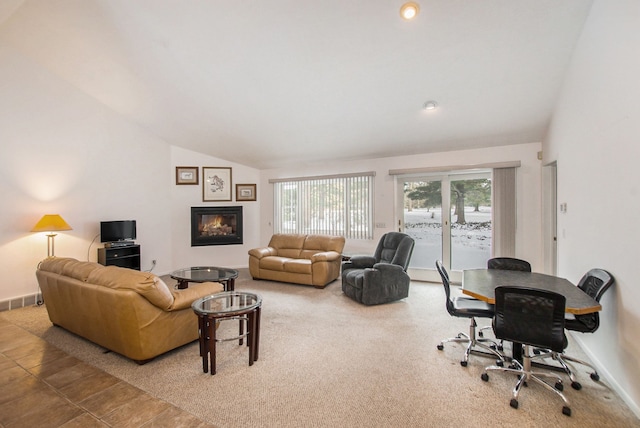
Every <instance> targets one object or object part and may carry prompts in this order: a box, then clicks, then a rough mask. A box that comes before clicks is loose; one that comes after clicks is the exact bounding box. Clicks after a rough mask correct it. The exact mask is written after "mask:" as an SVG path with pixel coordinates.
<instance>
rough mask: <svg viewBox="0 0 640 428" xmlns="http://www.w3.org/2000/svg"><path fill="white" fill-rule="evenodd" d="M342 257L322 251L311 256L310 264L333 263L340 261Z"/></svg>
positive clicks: (332, 252) (338, 254)
mask: <svg viewBox="0 0 640 428" xmlns="http://www.w3.org/2000/svg"><path fill="white" fill-rule="evenodd" d="M341 258H342V256H341V255H340V253H338V252H336V251H323V252H321V253H315V254H314V255H312V256H311V263H315V262H335V261H336V260H340V259H341Z"/></svg>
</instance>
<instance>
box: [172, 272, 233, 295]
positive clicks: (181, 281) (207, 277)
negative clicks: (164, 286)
mask: <svg viewBox="0 0 640 428" xmlns="http://www.w3.org/2000/svg"><path fill="white" fill-rule="evenodd" d="M237 277H238V271H237V270H235V269H229V268H223V267H216V266H196V267H189V268H184V269H178V270H176V271H173V272H171V278H173V279H175V280H177V281H178V286H177V288H178V289H184V288H187V287H188V286H189V283H190V282H219V283H221V284H222V285H223V287H224V291H233V290H235V279H236V278H237Z"/></svg>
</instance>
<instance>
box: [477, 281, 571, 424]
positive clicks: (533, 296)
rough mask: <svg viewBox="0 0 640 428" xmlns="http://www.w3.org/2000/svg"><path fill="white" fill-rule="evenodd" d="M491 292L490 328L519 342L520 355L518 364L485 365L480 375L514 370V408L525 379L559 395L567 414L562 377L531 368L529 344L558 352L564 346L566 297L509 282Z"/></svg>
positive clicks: (500, 335) (500, 337)
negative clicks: (491, 319)
mask: <svg viewBox="0 0 640 428" xmlns="http://www.w3.org/2000/svg"><path fill="white" fill-rule="evenodd" d="M495 295H496V304H495V316H494V318H493V331H494V332H495V335H496V337H497V338H499V339H503V340H508V341H511V342H518V343H522V344H523V345H524V350H523V356H522V357H523V358H522V364H521V363H520V362H519V361H518V360H513V361H512V364H513V365H512V366H510V367H500V366H497V365H495V366H489V367H486V368H485V369H484V371H483V372H482V375H481V378H482V380H483V381H485V382H487V381H488V380H489V375H488V374H487V372H489V371H502V372H509V373H514V374H517V375H518V376H519V379H518V383H516V386H515V387H514V388H513V396H512V398H511V401H510V403H509V404H510V405H511V407H513V408H514V409H517V408H518V395H519V394H520V390H521V388H522V386H523V385H526V384H527V382H529V381H534V382H537V383H539V384H541V385H542V386H544V387H545V388H547V389H548V390H550V391H553V392H555V393H556V394H557V395H558V396H560V398H562V400H563V401H564V406H563V408H562V413H563V414H565V415H567V416H571V408H570V407H569V401H568V400H567V398H566V397H565V396H564V394H563V393H562V392H561V391H562V390H563V385H562V379H561V378H560V377H558V376H557V375H555V374H553V373H550V372H541V371H534V370H532V369H531V358H532V352H531V351H532V349H531V347H532V346H534V347H540V348H545V349H550V350H553V351H555V352H562V350H563V349H564V348H566V346H567V337H566V336H565V334H564V311H565V304H566V298H565V297H564V296H563V295H561V294H558V293H554V292H551V291H545V290H539V289H532V288H526V287H511V286H502V287H497V288H496V289H495ZM543 378H552V379H554V380H555V385H554V386H552V385H551V384H549V383H547V382H546V381H544V380H543Z"/></svg>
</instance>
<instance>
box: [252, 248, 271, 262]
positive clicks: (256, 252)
mask: <svg viewBox="0 0 640 428" xmlns="http://www.w3.org/2000/svg"><path fill="white" fill-rule="evenodd" d="M249 255H250V256H253V257H255V258H257V259H261V258H263V257H267V256H277V255H278V250H276V249H275V248H273V247H263V248H252V249H251V250H249Z"/></svg>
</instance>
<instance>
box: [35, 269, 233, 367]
mask: <svg viewBox="0 0 640 428" xmlns="http://www.w3.org/2000/svg"><path fill="white" fill-rule="evenodd" d="M36 277H37V278H38V283H39V284H40V288H41V290H42V296H43V298H44V304H45V306H46V308H47V312H48V313H49V319H50V320H51V322H52V323H53V324H54V325H57V326H60V327H62V328H64V329H65V330H68V331H70V332H72V333H75V334H77V335H79V336H82V337H84V338H86V339H88V340H90V341H92V342H94V343H96V344H98V345H100V346H102V347H104V348H107V349H109V350H111V351H114V352H117V353H119V354H122V355H124V356H125V357H128V358H130V359H132V360H134V361H136V362H137V363H139V364H144V363H146V362H147V361H149V360H150V359H152V358H154V357H156V356H158V355H160V354H163V353H165V352H167V351H169V350H171V349H174V348H177V347H179V346H182V345H185V344H187V343H190V342H193V341H194V340H197V339H198V318H197V317H196V315H195V313H194V312H193V309H191V303H193V301H195V300H196V299H199V298H201V297H204V296H207V295H209V294H213V293H218V292H221V291H222V290H223V287H222V285H221V284H219V283H217V282H207V283H201V284H190V285H189V287H188V288H186V289H183V290H174V289H170V288H169V287H168V286H167V285H166V284H165V283H164V281H162V280H161V279H160V278H158V277H157V276H156V275H154V274H151V273H148V272H140V271H135V270H131V269H125V268H120V267H116V266H102V265H100V264H97V263H92V262H81V261H78V260H75V259H72V258H58V257H50V258H47V259H45V260H43V261H42V262H40V264H39V265H38V269H37V271H36Z"/></svg>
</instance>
